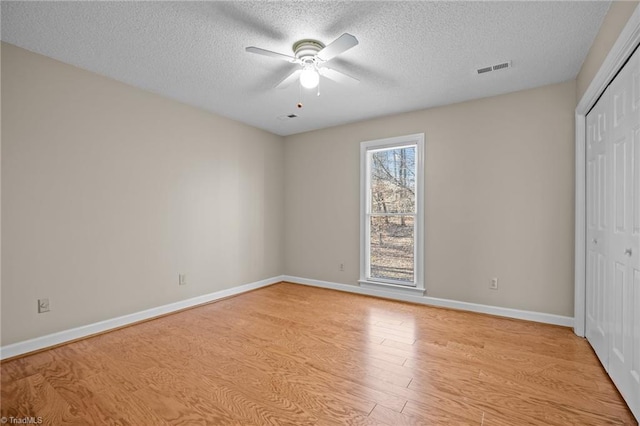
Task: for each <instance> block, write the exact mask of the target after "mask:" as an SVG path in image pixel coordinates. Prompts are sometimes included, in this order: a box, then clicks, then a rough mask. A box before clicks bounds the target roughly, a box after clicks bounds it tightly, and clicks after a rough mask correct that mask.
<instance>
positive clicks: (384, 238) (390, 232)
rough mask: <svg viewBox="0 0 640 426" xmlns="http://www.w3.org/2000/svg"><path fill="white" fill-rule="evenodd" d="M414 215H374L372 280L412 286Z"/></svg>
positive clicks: (372, 226) (372, 227) (371, 256)
mask: <svg viewBox="0 0 640 426" xmlns="http://www.w3.org/2000/svg"><path fill="white" fill-rule="evenodd" d="M413 220H414V219H413V216H372V217H371V241H370V243H371V246H370V260H371V262H370V265H371V278H382V279H391V280H399V281H407V282H408V283H413V281H414V279H413V271H414V268H413V261H414V256H413Z"/></svg>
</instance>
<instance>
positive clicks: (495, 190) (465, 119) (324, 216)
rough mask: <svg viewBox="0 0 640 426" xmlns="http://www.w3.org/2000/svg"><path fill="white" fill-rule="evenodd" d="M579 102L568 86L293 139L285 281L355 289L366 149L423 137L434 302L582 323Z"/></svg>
mask: <svg viewBox="0 0 640 426" xmlns="http://www.w3.org/2000/svg"><path fill="white" fill-rule="evenodd" d="M575 98H576V86H575V81H570V82H566V83H561V84H556V85H552V86H546V87H541V88H537V89H532V90H527V91H522V92H517V93H511V94H507V95H502V96H497V97H492V98H487V99H481V100H477V101H472V102H465V103H460V104H455V105H450V106H446V107H441V108H434V109H429V110H424V111H416V112H412V113H407V114H402V115H397V116H393V117H387V118H380V119H376V120H370V121H365V122H360V123H356V124H350V125H345V126H340V127H335V128H330V129H325V130H318V131H314V132H309V133H305V134H300V135H294V136H289V137H286V138H285V219H286V220H285V222H286V224H287V226H286V227H285V256H284V258H285V273H286V274H288V275H293V276H299V277H304V278H311V279H319V280H326V281H332V282H338V283H344V284H353V285H356V283H357V279H358V261H359V146H360V142H361V141H366V140H372V139H379V138H384V137H391V136H399V135H404V134H411V133H421V132H424V133H425V138H426V170H425V172H426V216H425V224H426V247H425V248H426V250H425V251H426V253H425V269H426V287H427V294H428V295H429V296H433V297H440V298H447V299H454V300H459V301H465V302H472V303H482V304H488V305H495V306H503V307H509V308H515V309H525V310H532V311H539V312H546V313H551V314H558V315H566V316H573V184H574V167H573V164H574V149H573V147H574V140H573V138H574V130H573V126H574V124H573V113H574V108H575ZM340 263H344V264H345V271H344V272H340V271H339V264H340ZM494 276H495V277H498V278H499V280H500V289H499V290H498V291H494V290H490V289H489V280H490V278H491V277H494Z"/></svg>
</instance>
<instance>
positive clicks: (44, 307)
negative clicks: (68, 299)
mask: <svg viewBox="0 0 640 426" xmlns="http://www.w3.org/2000/svg"><path fill="white" fill-rule="evenodd" d="M44 312H49V299H38V313H39V314H42V313H44Z"/></svg>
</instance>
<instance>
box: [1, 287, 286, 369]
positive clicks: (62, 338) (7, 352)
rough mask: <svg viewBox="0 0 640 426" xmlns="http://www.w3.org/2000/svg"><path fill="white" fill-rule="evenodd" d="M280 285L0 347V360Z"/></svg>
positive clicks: (184, 303) (178, 304)
mask: <svg viewBox="0 0 640 426" xmlns="http://www.w3.org/2000/svg"><path fill="white" fill-rule="evenodd" d="M281 281H284V278H283V277H282V276H277V277H273V278H267V279H265V280H262V281H256V282H253V283H249V284H244V285H240V286H237V287H232V288H228V289H226V290H220V291H216V292H214V293H209V294H203V295H202V296H197V297H193V298H191V299H186V300H181V301H179V302H174V303H169V304H167V305H162V306H158V307H155V308H151V309H146V310H144V311H140V312H134V313H132V314H128V315H123V316H121V317H116V318H111V319H108V320H104V321H99V322H96V323H93V324H88V325H83V326H80V327H76V328H72V329H69V330H63V331H59V332H57V333H52V334H48V335H46V336H41V337H36V338H34V339H29V340H24V341H22V342H18V343H13V344H11V345H6V346H2V347H0V359H6V358H11V357H14V356H18V355H22V354H26V353H29V352H33V351H37V350H41V349H45V348H48V347H51V346H56V345H60V344H63V343H67V342H70V341H72V340H77V339H81V338H83V337H88V336H91V335H94V334H98V333H104V332H105V331H109V330H113V329H115V328H119V327H123V326H126V325H130V324H134V323H136V322H140V321H144V320H148V319H152V318H155V317H158V316H161V315H165V314H170V313H172V312H176V311H180V310H182V309H186V308H191V307H194V306H197V305H202V304H204V303H209V302H213V301H216V300H219V299H223V298H225V297H229V296H235V295H238V294H241V293H246V292H247V291H251V290H255V289H258V288H261V287H266V286H268V285H271V284H275V283H279V282H281Z"/></svg>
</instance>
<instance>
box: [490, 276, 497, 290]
mask: <svg viewBox="0 0 640 426" xmlns="http://www.w3.org/2000/svg"><path fill="white" fill-rule="evenodd" d="M489 288H490V289H491V290H497V289H498V279H497V278H491V284H489Z"/></svg>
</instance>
